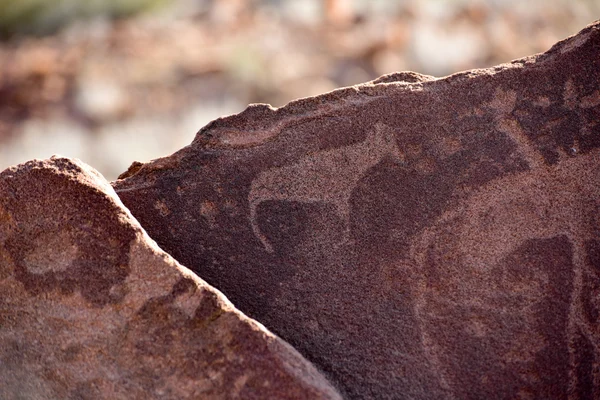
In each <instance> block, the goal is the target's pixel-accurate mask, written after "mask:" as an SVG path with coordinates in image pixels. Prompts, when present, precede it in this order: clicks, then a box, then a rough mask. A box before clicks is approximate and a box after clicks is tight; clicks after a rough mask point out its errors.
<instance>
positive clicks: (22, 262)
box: [0, 158, 340, 399]
mask: <svg viewBox="0 0 600 400" xmlns="http://www.w3.org/2000/svg"><path fill="white" fill-rule="evenodd" d="M0 293H2V296H1V297H0V398H2V399H17V398H19V399H21V398H23V399H84V398H85V399H144V398H151V399H234V398H236V399H267V398H282V399H312V398H318V399H340V397H339V395H338V394H337V393H336V391H335V390H334V389H333V388H332V386H330V385H329V384H328V383H327V381H326V380H325V379H324V378H323V377H322V376H321V375H320V374H319V373H318V372H317V370H316V369H315V368H314V367H313V366H312V365H311V364H310V363H308V362H307V361H306V360H304V359H303V358H302V356H300V355H299V354H298V353H297V352H296V351H295V350H294V349H292V348H291V346H289V345H288V344H286V343H284V342H283V341H281V340H280V339H278V338H276V337H275V336H274V335H273V334H271V333H270V332H268V331H267V330H266V329H265V328H264V327H263V326H262V325H260V324H258V323H256V322H255V321H253V320H251V319H249V318H248V317H246V316H244V315H243V314H242V313H240V312H239V311H238V310H236V309H235V308H234V307H233V306H232V305H231V303H229V301H228V300H227V299H226V298H225V297H224V296H223V295H222V294H221V293H220V292H218V291H216V290H215V289H213V288H212V287H210V286H208V285H207V284H206V283H205V282H204V281H202V280H200V279H199V278H198V277H197V276H196V275H194V274H193V273H192V272H190V271H189V270H188V269H186V268H184V267H182V266H181V265H179V264H178V263H177V262H176V261H175V260H173V259H172V258H171V257H170V256H168V255H167V254H165V253H164V252H163V251H162V250H160V249H159V248H158V247H157V246H156V244H155V243H154V241H152V240H151V239H150V238H149V237H148V236H147V234H146V233H145V232H144V231H143V230H142V228H141V227H140V226H139V224H138V222H137V221H136V220H135V219H133V217H132V216H131V214H130V213H129V211H127V209H125V208H124V207H123V205H122V203H121V202H120V201H119V199H118V198H117V196H116V195H115V193H114V191H113V189H112V188H111V187H110V185H109V184H108V182H106V181H105V180H104V178H102V177H101V176H100V175H99V174H97V173H96V172H95V171H94V170H92V169H91V168H89V167H87V166H85V165H84V164H82V163H80V162H78V161H72V160H68V159H60V158H53V159H51V160H47V161H31V162H29V163H27V164H24V165H21V166H17V167H12V168H9V169H7V170H5V171H4V172H3V173H2V174H0Z"/></svg>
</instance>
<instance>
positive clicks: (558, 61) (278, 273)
mask: <svg viewBox="0 0 600 400" xmlns="http://www.w3.org/2000/svg"><path fill="white" fill-rule="evenodd" d="M121 178H122V179H120V180H118V181H116V182H115V183H114V187H115V189H116V191H117V194H118V195H119V197H120V198H121V199H122V201H123V203H124V204H125V205H126V206H127V207H129V209H130V210H131V212H132V213H133V215H135V216H136V218H137V219H138V220H139V221H140V223H141V225H142V226H143V227H144V228H145V229H147V230H148V232H149V233H150V235H151V236H152V237H153V238H154V239H155V240H156V241H157V242H158V244H159V245H160V246H161V248H163V249H165V250H166V251H167V252H169V253H170V254H172V255H173V256H174V257H175V258H177V259H178V260H179V261H180V262H182V263H183V264H185V265H188V266H190V267H191V268H192V269H193V270H194V271H196V272H197V273H198V274H199V275H200V276H201V277H202V278H204V279H206V280H207V281H208V282H209V283H211V284H213V285H215V286H216V287H217V288H219V289H220V290H222V291H223V292H224V293H225V294H226V295H227V296H228V297H229V298H230V299H231V300H232V301H233V303H234V304H236V306H238V307H239V308H240V309H241V310H242V311H244V312H246V313H248V314H249V315H250V316H252V317H253V318H256V319H258V320H259V321H261V322H262V323H264V324H265V326H267V327H268V328H269V329H272V330H273V331H274V332H276V333H277V334H278V335H280V336H281V337H282V338H284V339H285V340H287V341H289V342H290V343H291V344H292V345H293V346H295V348H296V349H298V350H299V351H300V352H301V353H302V354H303V355H304V356H306V357H307V358H308V359H309V360H311V361H312V362H313V363H315V364H316V365H317V366H318V367H319V368H321V370H323V371H325V372H326V374H327V375H328V376H329V377H330V379H332V380H333V381H334V382H335V383H336V384H338V385H339V386H340V388H341V389H342V391H343V393H342V394H343V395H345V396H347V398H356V399H358V398H377V399H392V398H394V399H396V398H411V399H451V398H458V399H483V398H485V399H508V398H522V399H565V398H570V399H591V398H600V373H599V372H598V371H599V369H598V368H600V366H599V362H600V360H599V357H600V352H599V351H598V348H599V346H600V324H599V319H598V318H599V313H600V299H599V297H598V295H599V293H600V24H598V23H596V24H593V25H590V26H588V27H587V28H585V29H584V30H583V31H581V32H580V33H579V34H578V35H576V36H573V37H571V38H569V39H566V40H565V41H562V42H560V43H558V44H557V45H555V46H554V47H553V48H552V49H550V50H549V51H548V52H547V53H544V54H540V55H536V56H532V57H528V58H524V59H521V60H517V61H514V62H512V63H511V64H506V65H500V66H497V67H494V68H490V69H484V70H473V71H467V72H463V73H459V74H456V75H452V76H449V77H446V78H443V79H435V78H433V77H428V76H422V75H419V74H415V73H398V74H392V75H389V76H385V77H382V78H380V79H378V80H376V81H373V82H370V83H367V84H364V85H360V86H355V87H351V88H346V89H341V90H338V91H335V92H332V93H328V94H325V95H322V96H318V97H314V98H307V99H302V100H298V101H296V102H293V103H290V104H289V105H287V106H286V107H283V108H280V109H273V108H271V107H269V106H266V105H253V106H250V107H249V108H248V109H246V110H245V111H244V112H243V113H241V114H239V115H234V116H231V117H227V118H222V119H218V120H216V121H214V122H212V123H211V124H209V125H208V126H206V127H205V128H203V129H202V130H201V131H200V132H199V133H198V135H197V136H196V139H195V140H194V142H193V143H192V144H191V146H188V147H186V148H184V149H182V150H181V151H179V152H177V153H175V154H173V155H172V156H170V157H167V158H163V159H159V160H155V161H153V162H150V163H148V164H144V165H141V164H139V163H138V164H134V165H133V166H132V167H131V168H130V169H129V170H128V171H127V172H126V173H124V174H123V175H122V176H121Z"/></svg>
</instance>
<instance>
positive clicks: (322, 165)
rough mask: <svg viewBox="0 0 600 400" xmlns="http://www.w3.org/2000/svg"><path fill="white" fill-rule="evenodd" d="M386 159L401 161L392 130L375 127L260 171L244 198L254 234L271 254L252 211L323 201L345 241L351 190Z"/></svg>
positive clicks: (270, 246) (384, 127)
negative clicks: (357, 139) (354, 139)
mask: <svg viewBox="0 0 600 400" xmlns="http://www.w3.org/2000/svg"><path fill="white" fill-rule="evenodd" d="M388 156H391V157H394V158H395V159H397V160H399V161H402V160H403V155H402V153H401V152H400V150H399V148H398V145H397V143H396V137H395V135H394V133H393V131H392V130H391V129H390V128H389V127H387V126H385V125H384V124H376V125H375V126H374V129H373V130H372V131H371V132H369V133H368V134H367V138H366V139H365V140H364V141H363V142H361V143H358V144H354V145H350V146H345V147H341V148H336V149H332V150H324V151H321V152H318V153H316V154H311V155H308V156H306V157H304V158H302V159H301V160H299V161H298V162H296V163H294V164H291V165H286V166H284V167H280V168H273V169H270V170H266V171H263V172H262V173H261V174H259V175H258V177H256V178H255V179H254V181H252V184H251V187H250V193H249V195H248V203H249V206H250V223H251V225H252V230H253V232H254V234H255V235H256V237H257V238H259V239H260V241H261V243H262V244H263V246H264V247H265V249H266V250H267V251H268V252H269V253H271V252H273V247H272V245H271V244H270V243H269V241H268V239H267V238H266V237H265V235H264V234H263V233H262V232H261V231H260V228H259V226H258V223H257V220H256V209H257V207H258V205H259V204H260V203H262V202H263V201H267V200H282V201H298V202H303V203H311V202H323V203H329V204H333V205H334V206H335V208H336V211H337V214H338V216H339V217H340V218H341V219H342V221H343V222H344V224H345V229H344V238H343V240H342V242H343V241H345V240H346V239H347V237H348V234H349V229H350V223H349V221H350V210H349V204H348V202H349V199H350V194H351V193H352V190H353V189H354V187H355V186H356V184H357V183H358V181H359V180H360V179H361V178H362V177H363V176H364V174H365V173H366V172H367V170H368V169H369V168H371V167H373V166H375V165H376V164H378V163H379V162H380V161H381V160H382V159H384V158H385V157H388Z"/></svg>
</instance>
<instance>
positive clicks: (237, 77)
mask: <svg viewBox="0 0 600 400" xmlns="http://www.w3.org/2000/svg"><path fill="white" fill-rule="evenodd" d="M27 1H28V2H29V3H32V1H31V0H0V34H2V35H3V37H4V39H3V41H1V42H0V170H1V169H4V168H6V167H7V166H9V165H12V164H16V163H19V162H23V161H25V160H28V159H31V158H46V157H49V156H50V155H52V154H55V153H58V154H62V155H66V156H70V157H77V158H80V159H82V160H83V161H85V162H87V163H88V164H91V165H92V166H94V167H95V168H97V169H98V170H100V172H102V173H103V174H104V175H105V176H106V177H107V178H108V179H115V178H116V176H117V175H118V174H119V173H121V172H123V171H124V170H126V169H127V167H128V166H129V164H130V163H131V162H132V161H134V160H139V161H148V160H150V159H153V158H157V157H160V156H165V155H168V154H170V153H172V152H174V151H175V150H177V149H179V148H181V147H183V146H185V145H187V144H189V143H190V142H191V141H192V139H193V137H194V135H195V133H196V132H197V131H198V129H199V128H201V127H202V126H203V125H205V124H206V123H208V122H209V121H211V120H212V119H215V118H217V117H219V116H223V115H227V114H232V113H237V112H240V111H242V110H243V109H244V108H245V106H246V105H247V104H248V103H257V102H264V103H270V104H272V105H273V106H276V107H277V106H282V105H284V104H286V103H287V102H289V101H290V100H293V99H296V98H299V97H306V96H312V95H315V94H319V93H323V92H327V91H330V90H332V89H335V88H337V87H341V86H348V85H353V84H357V83H361V82H365V81H368V80H371V79H374V78H376V77H378V76H380V75H382V74H386V73H390V72H394V71H400V70H412V71H417V72H421V73H424V74H429V75H434V76H444V75H448V74H451V73H453V72H457V71H460V70H464V69H470V68H478V67H486V66H492V65H495V64H499V63H503V62H508V61H510V60H512V59H515V58H519V57H523V56H527V55H530V54H533V53H538V52H542V51H545V50H547V49H548V48H549V47H550V46H551V45H552V44H554V43H555V42H556V41H558V40H561V39H563V38H566V37H567V36H570V35H572V34H575V33H577V32H578V31H579V30H580V29H582V28H583V27H584V26H586V25H587V24H589V23H591V22H593V21H594V20H595V19H597V18H598V16H599V15H600V2H598V1H597V0H563V1H548V0H546V1H543V0H538V1H536V0H528V1H521V0H504V1H502V0H495V1H492V0H488V1H478V2H472V1H469V2H467V1H458V0H457V1H452V0H447V1H442V0H425V1H416V0H406V1H392V0H389V1H386V0H379V1H377V0H363V1H361V0H255V1H242V0H173V1H169V0H158V1H151V0H137V3H136V4H135V6H134V7H131V8H130V9H127V8H124V9H118V10H115V9H114V7H115V6H114V4H123V2H121V3H119V2H110V1H109V2H104V3H103V2H97V1H96V2H94V1H91V0H90V2H89V3H86V2H78V1H73V0H71V1H67V0H62V1H61V0H35V1H33V3H37V6H39V5H40V4H42V5H44V6H45V7H46V9H44V10H42V12H38V11H39V10H37V11H36V12H38V13H37V14H36V13H34V12H33V11H31V10H30V9H26V11H27V12H28V13H29V14H27V13H26V14H25V15H26V16H27V18H28V19H27V20H25V21H24V22H23V21H22V20H19V18H21V16H20V15H17V16H15V13H16V12H17V11H19V10H17V11H15V5H17V4H19V3H21V4H22V3H24V2H27ZM109 3H110V4H112V5H111V7H113V9H110V10H109V11H108V12H106V10H103V9H102V7H108V6H107V4H109ZM113 3H114V4H113ZM124 3H127V1H125V2H124ZM134 3H135V2H134ZM145 3H147V4H145ZM156 3H164V4H156ZM76 4H88V5H89V4H95V7H98V9H94V10H92V11H89V10H83V11H82V10H79V9H77V6H76ZM102 4H104V6H102ZM146 5H148V6H149V7H148V8H151V7H153V8H152V10H151V11H150V12H146V13H137V11H139V10H140V9H142V10H144V9H145V8H146ZM161 5H162V6H161ZM27 6H28V7H30V6H29V5H27ZM34 6H35V5H34ZM34 6H31V7H34ZM155 6H156V7H155ZM159 6H160V7H159ZM11 7H12V8H11ZM31 7H30V8H31ZM119 7H121V6H119ZM31 9H33V10H35V8H31ZM11 12H12V14H11ZM21 12H22V10H21ZM132 15H133V16H132ZM115 16H116V17H119V18H116V19H115V18H114V17H115ZM124 16H129V17H128V18H123V17H124ZM31 33H34V34H35V35H31ZM44 33H45V35H42V34H44Z"/></svg>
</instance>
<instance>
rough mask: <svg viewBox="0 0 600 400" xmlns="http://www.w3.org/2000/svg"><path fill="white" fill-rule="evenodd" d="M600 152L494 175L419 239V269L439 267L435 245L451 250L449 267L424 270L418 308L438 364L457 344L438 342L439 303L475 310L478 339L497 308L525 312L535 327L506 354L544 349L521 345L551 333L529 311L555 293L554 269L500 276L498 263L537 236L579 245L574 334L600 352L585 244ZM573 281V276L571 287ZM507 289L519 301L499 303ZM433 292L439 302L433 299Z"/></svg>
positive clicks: (523, 356)
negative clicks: (590, 308)
mask: <svg viewBox="0 0 600 400" xmlns="http://www.w3.org/2000/svg"><path fill="white" fill-rule="evenodd" d="M599 156H600V153H599V152H597V151H596V152H595V153H594V154H589V155H587V156H582V157H573V158H567V159H565V160H563V161H562V162H561V163H560V164H558V165H557V166H552V167H538V168H533V169H532V170H531V171H530V172H529V173H527V174H522V175H513V176H510V177H508V178H505V179H502V180H500V181H496V182H491V183H489V184H487V185H486V186H485V187H483V188H481V189H480V190H478V191H477V192H476V193H475V194H474V195H473V196H472V197H471V198H470V199H469V200H468V201H466V202H465V203H464V204H463V205H462V206H461V207H460V208H459V209H457V210H452V211H449V212H447V213H446V214H444V215H443V216H442V217H441V218H440V220H439V221H438V222H437V223H435V224H433V228H429V229H426V230H425V231H424V232H423V233H422V234H421V235H420V238H419V239H416V240H415V241H414V245H413V248H412V250H411V258H412V259H413V260H415V262H416V270H418V271H431V270H430V269H427V268H428V264H429V263H431V262H432V261H431V258H428V257H430V256H428V254H430V253H428V250H430V249H435V248H438V247H439V248H440V249H441V250H439V251H440V253H439V254H441V255H442V256H443V257H445V258H444V259H443V262H441V264H440V265H443V268H440V267H434V268H435V273H431V272H430V273H429V274H428V275H427V276H426V275H421V276H422V279H423V280H422V282H421V283H420V284H419V285H418V286H420V288H421V290H420V291H419V293H420V295H419V296H418V300H417V305H416V310H415V311H416V312H417V314H418V315H420V317H419V320H421V321H426V322H425V323H424V326H423V327H422V329H423V331H422V332H423V333H422V334H423V341H424V344H426V343H429V345H426V346H425V349H428V350H427V354H428V358H429V360H430V362H431V363H432V365H436V366H437V368H438V370H442V369H443V368H442V367H440V365H441V364H442V363H443V361H441V360H443V359H444V357H441V358H439V357H438V356H439V355H440V353H443V352H445V351H451V350H450V349H447V348H444V345H443V344H436V340H435V339H434V338H433V337H432V336H431V335H430V332H435V331H436V330H439V327H440V326H443V323H444V322H441V318H443V315H442V314H440V312H439V310H443V313H447V312H448V310H463V311H464V310H468V311H464V313H463V314H461V315H463V318H464V320H465V321H471V322H472V324H471V325H472V326H470V327H469V329H470V331H471V334H473V335H474V336H475V337H477V338H478V339H477V340H482V339H484V338H486V337H487V336H493V335H495V333H494V329H493V328H492V327H491V326H487V325H486V323H487V322H486V321H491V320H492V318H491V317H489V316H490V315H491V316H494V315H496V316H498V315H508V314H509V313H512V314H513V315H515V316H518V318H519V319H520V320H521V321H522V322H521V323H522V325H523V326H526V327H527V329H524V330H523V331H522V332H520V333H519V335H520V336H514V337H512V339H511V340H512V341H513V342H514V346H515V349H514V351H513V353H507V354H506V357H507V360H511V359H514V358H517V356H515V355H518V357H520V360H521V362H522V363H525V362H534V361H535V357H537V354H538V353H537V351H532V352H523V351H520V350H519V346H525V348H528V349H534V348H536V346H541V347H542V348H543V346H544V340H546V339H544V338H543V336H542V335H543V332H538V331H537V330H536V329H537V328H536V323H537V322H536V320H535V317H536V316H537V314H535V313H533V312H531V311H528V310H535V307H536V305H537V304H538V302H539V301H540V300H541V299H543V297H544V296H551V297H552V296H554V295H553V294H552V291H551V289H548V285H549V283H548V282H549V276H547V275H545V273H544V272H543V271H537V272H536V271H523V272H521V273H522V275H523V276H522V277H521V278H520V279H518V280H517V279H514V278H511V275H510V273H509V272H510V271H509V272H508V273H504V275H501V276H502V278H501V280H500V281H495V280H494V279H495V278H494V266H498V265H502V264H501V262H502V260H503V259H505V257H507V256H508V255H510V254H511V253H513V252H514V251H515V250H517V249H519V248H520V246H523V245H524V244H526V243H527V241H528V240H531V239H533V240H536V239H549V238H556V237H561V236H562V237H565V236H566V237H567V238H568V239H569V241H570V242H571V243H572V244H573V259H572V262H573V275H574V278H573V279H574V281H573V292H572V297H571V304H570V312H569V317H568V322H567V323H568V332H567V337H568V338H569V341H574V340H575V338H576V335H577V332H578V331H579V332H581V333H582V334H583V335H584V336H585V338H586V339H587V340H588V341H589V342H590V343H591V346H592V347H593V349H594V350H595V351H596V352H598V351H600V330H599V327H600V325H599V323H598V321H597V320H594V319H593V318H589V315H590V314H593V313H586V310H585V307H584V303H583V300H584V297H585V295H586V293H585V292H584V288H585V285H584V282H585V279H586V278H585V277H586V276H594V274H595V273H596V272H595V271H594V270H593V267H592V265H589V263H587V262H586V261H585V260H586V254H584V250H585V248H586V246H585V242H586V241H587V240H591V239H594V237H595V234H594V232H596V229H598V226H600V218H598V217H594V216H595V215H597V210H598V207H600V203H599V202H598V198H597V193H598V191H597V189H596V188H598V187H599V185H600V167H599V165H598V162H597V161H596V160H597V157H599ZM573 176H578V179H573ZM548 215H552V219H549V218H548ZM465 216H467V217H465ZM458 271H460V273H458ZM547 273H552V272H551V271H550V272H546V274H547ZM511 279H512V280H511ZM589 279H591V278H589ZM594 279H597V278H594ZM494 282H496V283H494ZM568 284H569V282H565V287H568ZM495 285H496V286H495ZM465 293H468V295H465ZM502 296H504V297H503V298H505V299H513V300H514V299H516V298H519V299H520V300H519V301H518V302H514V304H512V303H510V302H508V301H506V304H505V305H504V306H502V307H500V308H498V306H493V305H492V304H494V301H496V300H497V299H498V298H501V297H502ZM433 298H434V299H435V301H434V302H432V301H430V299H433ZM511 304H512V305H511ZM442 305H443V306H442ZM466 315H468V317H467V316H466ZM486 318H487V319H486ZM452 329H455V330H456V327H453V328H452ZM540 338H542V339H540ZM540 349H541V348H540ZM540 349H538V350H540ZM571 352H573V350H571ZM571 357H574V355H573V354H571ZM571 362H573V361H571ZM443 375H445V374H443ZM576 375H577V374H573V376H572V377H571V379H572V380H574V381H573V382H572V385H576V380H577V379H578V377H577V376H576ZM442 380H443V381H447V379H446V378H443V379H442Z"/></svg>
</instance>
